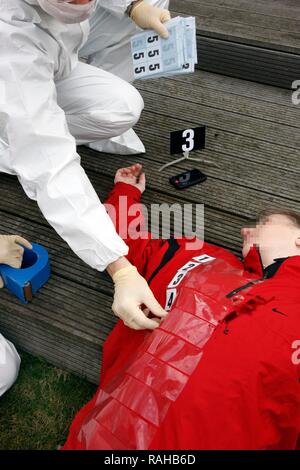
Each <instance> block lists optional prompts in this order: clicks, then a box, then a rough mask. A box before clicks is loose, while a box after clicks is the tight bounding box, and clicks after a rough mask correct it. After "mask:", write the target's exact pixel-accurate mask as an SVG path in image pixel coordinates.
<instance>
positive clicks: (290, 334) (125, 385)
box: [64, 183, 300, 450]
mask: <svg viewBox="0 0 300 470" xmlns="http://www.w3.org/2000/svg"><path fill="white" fill-rule="evenodd" d="M120 195H123V196H126V197H127V199H128V206H131V205H132V204H133V203H137V202H139V200H140V192H139V191H138V190H137V189H135V188H133V187H132V186H130V185H126V184H124V183H118V184H116V185H115V187H114V189H113V191H112V192H111V194H110V196H109V199H108V201H107V203H109V204H112V205H113V206H114V207H115V208H117V207H118V204H119V196H120ZM132 220H134V216H132V217H131V218H129V223H131V222H132ZM120 223H121V225H122V222H121V221H120V220H117V221H116V225H117V228H118V230H119V231H120V229H121V228H122V227H120ZM123 229H124V226H123ZM126 242H127V243H128V245H129V255H128V258H129V259H130V261H131V262H132V263H133V264H135V265H136V266H137V268H138V270H139V271H140V273H141V274H142V275H143V276H145V277H146V279H147V280H148V282H149V284H150V287H151V289H152V291H153V292H154V295H155V296H156V298H157V299H158V301H159V302H160V304H161V305H162V306H163V307H164V308H168V309H170V313H169V315H168V317H167V318H166V320H164V322H162V324H161V325H160V327H159V328H158V329H156V330H155V331H154V332H150V331H134V330H130V329H129V328H127V327H126V326H124V325H123V323H122V322H119V323H118V324H117V326H116V327H115V329H114V330H113V331H112V333H111V334H110V336H109V337H108V339H107V340H106V342H105V344H104V349H103V366H102V374H101V382H100V386H99V388H98V391H97V393H96V395H95V397H94V398H93V399H92V400H91V402H90V403H88V404H87V405H86V406H85V407H84V408H83V409H82V410H81V411H80V412H79V413H78V415H77V416H76V418H75V420H74V422H73V424H72V427H71V430H70V434H69V437H68V440H67V442H66V444H65V446H64V449H111V450H112V449H295V448H296V446H297V439H298V434H299V430H300V382H299V380H300V379H299V377H300V366H299V363H300V288H299V286H300V257H299V256H295V257H291V258H288V259H286V260H285V261H284V262H283V263H282V264H281V265H280V267H279V268H278V270H277V271H276V273H275V274H274V275H273V277H271V278H268V279H263V270H262V266H261V262H260V257H259V253H258V252H257V251H256V250H255V249H252V250H251V251H250V254H249V255H248V256H247V259H246V260H245V264H244V265H243V264H242V263H241V261H240V260H239V259H238V258H237V257H236V256H234V255H233V254H231V253H230V252H229V251H227V250H225V249H223V248H219V247H216V246H213V245H210V244H208V243H203V244H202V247H198V248H197V249H196V250H187V249H186V247H187V245H186V243H187V240H185V239H183V240H174V239H173V240H151V238H150V236H149V237H148V238H147V239H143V240H141V239H139V240H132V239H130V238H128V239H126ZM189 242H190V241H189Z"/></svg>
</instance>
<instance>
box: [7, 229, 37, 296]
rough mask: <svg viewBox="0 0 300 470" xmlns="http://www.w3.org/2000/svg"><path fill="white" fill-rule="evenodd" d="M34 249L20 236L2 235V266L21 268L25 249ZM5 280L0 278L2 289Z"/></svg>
mask: <svg viewBox="0 0 300 470" xmlns="http://www.w3.org/2000/svg"><path fill="white" fill-rule="evenodd" d="M20 245H23V246H25V247H26V248H29V249H30V250H31V249H32V246H31V244H30V243H29V242H28V241H27V240H25V238H23V237H19V236H18V235H0V264H7V265H8V266H11V267H12V268H20V267H21V265H22V261H23V253H24V248H23V247H22V246H20ZM2 287H3V280H2V278H1V276H0V288H2Z"/></svg>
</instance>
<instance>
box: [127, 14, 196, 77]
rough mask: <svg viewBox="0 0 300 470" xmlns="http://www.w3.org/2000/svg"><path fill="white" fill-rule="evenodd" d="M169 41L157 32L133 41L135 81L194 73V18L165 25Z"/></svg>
mask: <svg viewBox="0 0 300 470" xmlns="http://www.w3.org/2000/svg"><path fill="white" fill-rule="evenodd" d="M165 26H166V27H167V29H168V31H169V37H168V38H167V39H163V38H161V37H160V36H159V35H158V34H157V33H156V32H155V31H153V30H148V31H143V32H142V33H138V34H136V35H135V36H133V37H132V39H131V51H132V61H133V73H134V78H135V79H136V80H138V79H147V78H155V77H166V76H170V75H179V74H186V73H192V72H194V71H195V64H197V41H196V20H195V17H192V16H191V17H187V18H182V17H179V16H177V17H176V18H172V19H171V20H170V21H168V22H167V23H165Z"/></svg>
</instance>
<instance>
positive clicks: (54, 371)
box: [0, 353, 96, 450]
mask: <svg viewBox="0 0 300 470" xmlns="http://www.w3.org/2000/svg"><path fill="white" fill-rule="evenodd" d="M20 355H21V358H22V364H21V370H20V374H19V377H18V380H17V382H16V384H15V385H14V386H13V387H12V388H11V389H10V390H9V391H8V392H7V393H6V394H5V395H4V396H3V397H1V398H0V450H27V449H30V450H38V449H39V450H51V449H56V448H57V446H58V445H60V444H63V443H64V441H65V439H66V437H67V434H68V429H69V426H70V424H71V422H72V419H73V417H74V416H75V414H76V412H77V411H78V410H79V409H80V408H81V406H82V405H84V404H85V403H86V402H87V401H88V400H89V399H90V398H91V397H92V396H93V394H94V393H95V390H96V387H95V386H94V385H91V384H90V383H88V382H87V381H85V380H82V379H80V378H78V377H75V376H74V375H72V374H69V373H68V372H65V371H63V370H60V369H58V368H56V367H53V366H50V365H49V364H47V363H46V362H45V361H44V360H41V359H37V358H34V357H32V356H30V355H29V354H27V353H21V354H20Z"/></svg>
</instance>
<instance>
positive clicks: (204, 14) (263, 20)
mask: <svg viewBox="0 0 300 470" xmlns="http://www.w3.org/2000/svg"><path fill="white" fill-rule="evenodd" d="M170 5H171V10H172V11H173V12H174V13H178V14H180V15H182V14H188V15H193V16H196V18H197V29H198V33H199V34H200V35H203V36H207V37H212V38H218V39H223V40H226V41H232V42H239V43H242V44H248V45H253V46H259V47H265V48H268V49H273V50H278V51H285V52H291V53H296V54H299V51H300V4H299V2H298V0H279V1H278V0H275V1H274V0H255V1H253V0H251V1H247V0H171V2H170Z"/></svg>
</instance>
